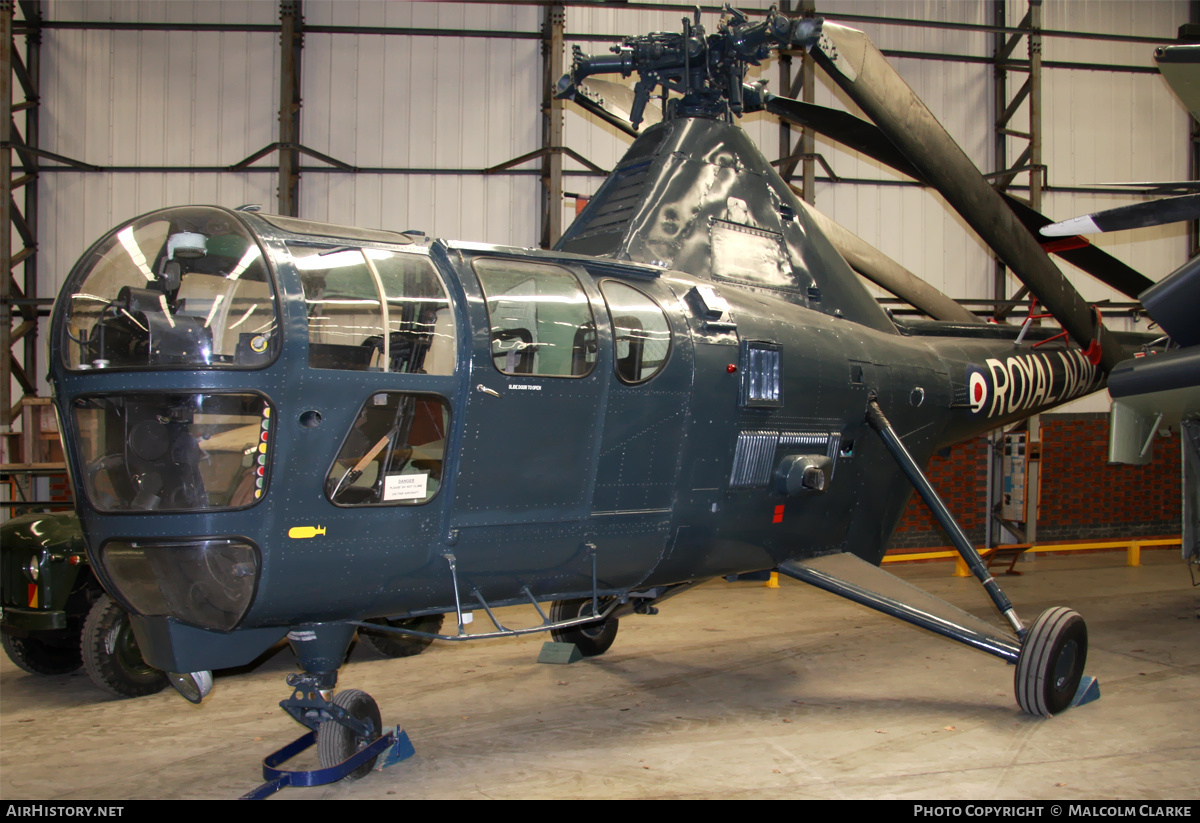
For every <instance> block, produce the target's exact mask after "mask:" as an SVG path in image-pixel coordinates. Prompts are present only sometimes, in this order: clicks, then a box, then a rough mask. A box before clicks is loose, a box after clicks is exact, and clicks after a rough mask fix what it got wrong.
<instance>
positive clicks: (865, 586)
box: [779, 397, 1099, 717]
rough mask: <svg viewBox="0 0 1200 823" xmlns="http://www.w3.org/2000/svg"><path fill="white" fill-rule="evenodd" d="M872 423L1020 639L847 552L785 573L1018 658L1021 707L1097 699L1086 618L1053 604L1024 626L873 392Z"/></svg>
mask: <svg viewBox="0 0 1200 823" xmlns="http://www.w3.org/2000/svg"><path fill="white" fill-rule="evenodd" d="M867 422H868V423H869V424H870V426H871V428H872V429H874V430H875V432H876V433H877V434H878V435H879V437H880V439H882V440H883V442H884V445H885V446H887V449H888V451H889V452H890V453H891V455H892V457H893V458H895V460H896V462H897V463H898V464H899V465H900V468H901V469H903V471H904V474H905V475H906V476H907V477H908V479H909V481H910V482H911V483H912V484H913V486H915V487H916V489H917V491H918V492H919V493H920V495H921V497H922V498H923V499H924V500H925V503H926V504H927V505H928V506H929V509H930V511H932V512H933V515H934V517H936V518H937V521H938V523H939V524H940V525H941V526H942V528H943V529H945V531H946V534H947V535H949V537H950V540H951V541H952V542H953V543H954V546H955V548H957V549H958V552H959V554H960V555H961V556H962V558H963V560H964V561H965V562H966V564H967V565H968V566H969V567H970V569H971V571H972V572H974V573H975V576H976V577H978V578H979V581H980V583H981V584H982V585H983V587H984V589H985V590H986V591H987V593H988V596H989V597H991V599H992V602H993V603H994V604H995V606H996V610H997V611H999V612H1000V613H1001V614H1002V615H1004V617H1005V619H1006V620H1008V622H1009V625H1010V626H1012V628H1013V631H1014V632H1015V633H1016V638H1015V639H1014V638H1012V637H1009V636H1005V635H1004V634H1003V633H1001V632H999V631H998V630H996V629H995V628H994V627H992V626H991V625H990V624H988V623H985V622H983V621H981V620H979V619H978V618H976V617H973V616H971V615H970V614H967V613H966V612H964V611H962V610H960V609H958V608H956V607H954V606H952V605H951V604H949V603H947V602H945V601H944V600H940V599H939V598H936V597H934V596H932V595H930V594H928V593H927V592H923V591H921V590H920V589H917V588H916V587H915V586H912V585H911V584H908V583H906V582H905V581H902V580H900V579H899V578H897V577H895V576H893V575H891V574H889V573H888V572H885V571H884V570H883V569H881V568H879V567H878V566H875V565H873V564H871V563H868V562H867V561H865V560H862V559H861V558H859V557H856V556H854V555H852V554H850V553H847V552H843V553H840V554H831V555H825V556H823V557H816V558H811V559H808V560H787V561H784V562H783V563H781V564H779V571H780V572H782V573H783V574H787V575H789V576H791V577H794V578H796V579H797V580H802V581H804V582H806V583H811V584H812V585H814V586H817V587H818V588H822V589H825V590H826V591H830V592H833V593H834V594H837V595H841V596H842V597H846V598H848V599H850V600H853V601H855V602H857V603H861V604H863V605H864V606H869V607H870V608H872V609H875V610H877V611H881V612H883V613H885V614H889V615H891V616H893V617H897V618H899V619H901V620H904V621H906V622H908V623H912V624H913V625H915V626H920V627H921V628H924V629H928V630H929V631H932V632H934V633H936V634H940V635H942V636H944V637H948V638H950V639H951V640H957V641H958V642H960V643H964V644H966V645H968V646H972V647H973V648H976V649H979V650H980V651H985V652H987V653H989V654H993V655H995V656H996V657H999V658H1001V659H1003V660H1007V661H1008V662H1009V663H1015V664H1016V667H1017V669H1016V674H1015V676H1014V685H1015V687H1016V695H1017V704H1018V705H1020V707H1021V708H1022V709H1024V710H1025V711H1026V712H1028V713H1029V714H1032V715H1036V716H1038V717H1050V716H1051V715H1054V714H1058V713H1059V712H1061V711H1063V710H1065V709H1067V708H1069V707H1070V706H1072V705H1076V704H1078V703H1087V702H1089V701H1091V700H1094V699H1095V698H1096V697H1099V689H1098V687H1097V686H1096V684H1095V681H1094V680H1093V679H1091V678H1089V679H1088V681H1089V682H1088V685H1087V688H1085V689H1080V683H1081V682H1083V666H1084V663H1085V662H1086V661H1087V645H1088V637H1087V626H1086V625H1085V624H1084V622H1083V618H1082V617H1080V616H1079V615H1078V614H1077V613H1076V612H1074V611H1072V610H1070V609H1067V608H1062V607H1055V608H1052V609H1047V610H1046V611H1045V612H1043V613H1042V614H1041V616H1040V617H1038V619H1037V620H1036V621H1034V623H1033V625H1032V626H1030V627H1028V628H1026V627H1025V626H1024V625H1023V624H1022V623H1021V621H1020V619H1019V618H1018V617H1017V615H1016V612H1015V611H1014V609H1013V607H1012V604H1011V603H1010V602H1009V600H1008V597H1006V596H1005V594H1004V592H1002V591H1001V590H1000V586H999V584H997V583H996V581H995V579H994V578H993V577H992V576H991V574H990V573H989V572H988V570H987V567H986V566H985V565H984V564H983V561H982V560H981V559H980V557H979V553H978V552H976V551H975V547H974V546H972V545H971V543H970V541H969V540H967V536H966V534H965V533H964V532H963V530H962V528H961V527H960V526H959V525H958V522H957V521H955V519H954V516H953V515H952V514H950V510H949V509H947V508H946V504H945V503H943V502H942V499H941V498H940V497H939V496H938V493H937V491H936V490H935V489H934V488H933V485H932V484H931V483H930V482H929V478H927V477H926V476H925V474H924V473H923V472H922V471H921V467H920V466H919V465H918V464H917V462H916V461H915V460H914V459H913V457H912V455H911V454H909V451H908V449H907V448H906V447H905V446H904V443H903V442H902V441H901V440H900V436H899V435H898V434H897V433H896V430H895V429H893V428H892V425H891V423H889V422H888V419H887V418H886V417H885V416H884V414H883V411H882V410H881V409H880V408H879V404H878V403H877V402H876V400H875V398H874V397H872V398H871V400H870V402H868V404H867Z"/></svg>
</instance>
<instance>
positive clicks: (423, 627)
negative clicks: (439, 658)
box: [358, 614, 445, 657]
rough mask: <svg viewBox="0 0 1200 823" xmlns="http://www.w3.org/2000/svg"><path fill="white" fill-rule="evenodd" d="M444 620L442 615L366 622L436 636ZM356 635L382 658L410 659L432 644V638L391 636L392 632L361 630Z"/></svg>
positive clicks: (378, 619) (387, 618)
mask: <svg viewBox="0 0 1200 823" xmlns="http://www.w3.org/2000/svg"><path fill="white" fill-rule="evenodd" d="M444 618H445V615H443V614H428V615H425V616H424V617H410V618H407V619H402V620H395V619H392V618H390V617H380V618H377V619H375V620H370V621H368V622H370V623H378V624H379V625H381V626H395V627H397V628H402V629H412V630H413V631H418V632H428V633H429V634H437V633H438V632H440V631H441V630H442V620H443V619H444ZM358 635H359V637H361V638H362V639H363V640H365V641H367V642H368V643H370V644H371V647H372V648H374V649H375V651H377V652H379V653H380V654H382V655H383V656H384V657H412V656H413V655H415V654H420V653H421V652H423V651H425V650H426V649H427V648H429V644H430V643H432V642H433V638H432V637H412V636H410V635H405V634H393V633H392V632H373V631H371V630H370V629H363V630H361V631H359V633H358Z"/></svg>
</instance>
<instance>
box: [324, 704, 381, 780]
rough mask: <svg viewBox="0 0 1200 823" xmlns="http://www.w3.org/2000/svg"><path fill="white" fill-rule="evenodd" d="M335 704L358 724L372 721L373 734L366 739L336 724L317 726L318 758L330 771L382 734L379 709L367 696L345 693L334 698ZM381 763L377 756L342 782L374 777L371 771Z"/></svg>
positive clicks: (328, 722) (331, 721)
mask: <svg viewBox="0 0 1200 823" xmlns="http://www.w3.org/2000/svg"><path fill="white" fill-rule="evenodd" d="M333 704H334V705H335V706H341V707H342V708H343V709H345V710H346V711H348V712H350V715H351V716H352V717H354V718H356V719H358V720H369V721H371V723H372V724H373V726H372V729H373V730H372V732H371V734H370V735H368V736H366V737H363V736H361V735H357V734H355V733H354V732H353V731H351V730H350V729H349V728H348V727H346V726H343V725H342V724H341V723H338V722H337V721H335V720H326V721H325V722H324V723H322V724H321V725H320V726H318V727H317V757H318V759H319V760H320V761H321V768H322V769H328V768H329V767H330V766H336V765H337V764H339V763H341V762H343V761H345V760H346V759H347V758H349V757H350V756H351V755H353V754H354V753H355V752H357V751H358V750H359V749H362V748H363V747H364V746H369V745H370V744H371V743H373V742H374V741H376V740H378V739H379V736H380V735H381V734H382V732H383V721H382V720H381V719H380V716H379V706H377V705H376V704H375V700H374V698H372V697H371V695H369V694H367V693H366V692H364V691H360V690H358V689H346V690H345V691H343V692H338V693H337V694H335V695H334V696H333ZM378 759H379V758H378V755H377V756H375V757H372V758H371V759H370V760H368V761H367V762H366V763H363V764H362V765H361V766H359V767H358V768H357V769H355V770H354V771H352V772H350V774H348V775H346V776H345V777H343V778H342V780H345V781H350V780H358V779H359V778H360V777H365V776H366V775H368V774H370V773H371V769H373V768H375V761H376V760H378Z"/></svg>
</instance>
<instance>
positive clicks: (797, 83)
mask: <svg viewBox="0 0 1200 823" xmlns="http://www.w3.org/2000/svg"><path fill="white" fill-rule="evenodd" d="M791 5H792V4H791V3H790V2H787V0H784V2H783V3H782V4H781V6H780V11H782V12H783V13H784V14H788V15H790V14H791V13H792V9H791ZM796 11H797V14H798V16H800V17H813V16H815V15H816V3H815V0H800V3H799V8H798V9H796ZM796 58H799V60H800V73H799V75H798V76H797V77H796V78H795V80H793V79H792V66H793V65H794V61H795V59H796ZM815 79H816V64H815V63H813V59H812V56H811V55H810V54H809V53H808V52H799V53H797V54H795V55H793V54H786V53H785V54H783V55H781V56H780V60H779V89H780V91H779V93H780V94H782V95H784V96H786V97H791V98H794V99H797V100H800V101H801V102H804V103H813V102H815V100H816V91H815V90H816V86H815ZM779 156H780V157H787V158H791V159H789V160H787V161H786V162H784V163H783V164H782V165H781V166H780V167H779V176H780V177H782V178H783V179H784V180H785V181H787V182H791V180H792V176H793V175H794V174H795V173H796V166H797V165H799V166H800V175H801V189H800V191H801V192H802V196H803V198H804V202H806V203H808V204H809V205H814V204H815V203H816V134H815V133H814V132H813V130H812V129H807V128H801V129H800V137H799V139H797V141H796V144H795V145H794V146H793V145H792V125H791V124H790V123H788V122H787V121H786V120H783V119H780V121H779Z"/></svg>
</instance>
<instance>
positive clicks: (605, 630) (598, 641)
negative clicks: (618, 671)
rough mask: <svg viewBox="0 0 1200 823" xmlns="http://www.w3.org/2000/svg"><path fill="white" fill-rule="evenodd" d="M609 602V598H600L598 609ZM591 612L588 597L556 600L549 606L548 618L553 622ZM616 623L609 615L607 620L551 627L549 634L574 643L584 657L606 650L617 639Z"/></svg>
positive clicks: (559, 640)
mask: <svg viewBox="0 0 1200 823" xmlns="http://www.w3.org/2000/svg"><path fill="white" fill-rule="evenodd" d="M610 602H612V599H611V598H603V597H602V598H600V600H599V606H600V611H601V612H603V611H604V609H605V607H606V606H607V605H608V603H610ZM592 614H595V612H593V611H592V600H591V598H590V597H589V598H587V599H584V600H556V601H555V602H554V605H552V606H551V607H550V619H551V620H552V621H554V622H558V621H560V620H574V619H575V618H577V617H588V616H590V615H592ZM617 623H618V620H617V618H615V617H610V618H608V619H607V620H601V621H597V622H595V623H587V624H585V625H582V626H572V627H571V628H568V629H551V630H550V636H551V637H553V638H554V639H555V640H557V641H558V642H559V643H574V644H575V647H576V648H577V649H579V653H580V654H582V655H583V656H584V657H595V656H596V655H598V654H604V653H605V652H606V651H608V647H609V646H611V645H612V644H613V641H614V640H616V639H617V628H618V625H617Z"/></svg>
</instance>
